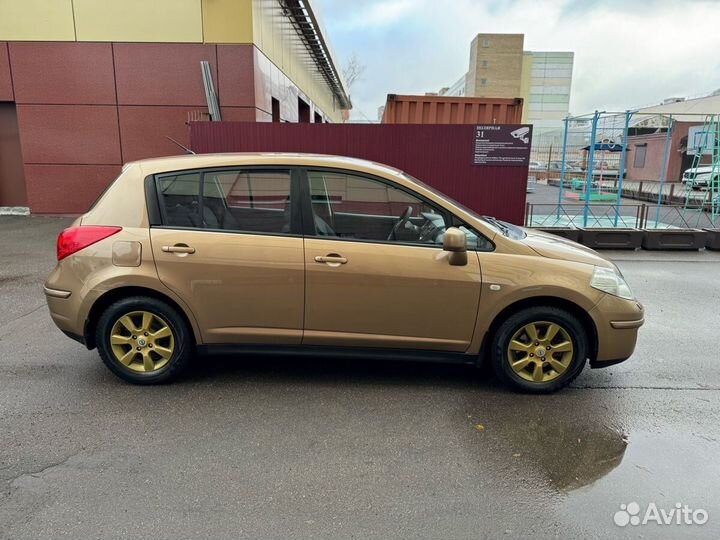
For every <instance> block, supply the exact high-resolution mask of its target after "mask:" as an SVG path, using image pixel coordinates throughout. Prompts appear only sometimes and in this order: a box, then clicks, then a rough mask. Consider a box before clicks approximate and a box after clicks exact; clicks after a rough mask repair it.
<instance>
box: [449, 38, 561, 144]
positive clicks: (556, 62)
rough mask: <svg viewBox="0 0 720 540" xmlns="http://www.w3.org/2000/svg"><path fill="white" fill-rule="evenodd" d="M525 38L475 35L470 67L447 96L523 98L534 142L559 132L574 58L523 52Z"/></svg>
mask: <svg viewBox="0 0 720 540" xmlns="http://www.w3.org/2000/svg"><path fill="white" fill-rule="evenodd" d="M524 42H525V36H524V34H478V35H477V36H475V38H474V39H473V40H472V42H471V43H470V63H469V68H468V72H467V74H465V75H463V76H462V77H461V78H460V79H459V80H458V81H457V82H456V83H455V84H453V85H452V86H451V87H450V89H449V90H448V91H447V95H450V96H467V97H489V98H518V97H519V98H522V99H523V102H524V106H523V119H522V122H523V123H527V124H532V125H533V128H534V137H535V138H536V139H537V138H539V137H542V135H543V133H545V132H550V131H555V130H557V129H559V128H561V127H562V120H563V119H564V118H565V117H566V116H567V115H568V112H569V107H570V91H571V87H572V72H573V62H574V53H572V52H536V51H526V50H524Z"/></svg>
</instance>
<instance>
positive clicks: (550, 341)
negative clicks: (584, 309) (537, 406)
mask: <svg viewBox="0 0 720 540" xmlns="http://www.w3.org/2000/svg"><path fill="white" fill-rule="evenodd" d="M587 355H588V338H587V334H586V332H585V330H584V328H583V326H582V324H581V323H580V321H578V319H577V318H576V317H575V316H574V315H572V314H571V313H569V312H567V311H565V310H563V309H560V308H556V307H551V306H548V307H540V306H537V307H532V308H528V309H525V310H523V311H520V312H518V313H515V314H513V315H511V316H510V317H508V318H507V319H506V320H505V321H504V322H503V323H502V324H501V325H500V327H499V328H498V330H497V332H495V337H494V339H493V348H492V364H493V369H494V371H495V373H496V375H497V376H498V377H499V378H500V380H502V381H503V382H504V383H505V384H507V385H508V386H510V387H511V388H513V389H515V390H519V391H523V392H528V393H535V394H545V393H550V392H555V391H557V390H559V389H560V388H563V387H564V386H567V385H568V384H570V382H571V381H573V380H574V379H575V378H576V377H577V376H578V375H579V374H580V372H581V371H582V369H583V367H584V366H585V361H586V359H587Z"/></svg>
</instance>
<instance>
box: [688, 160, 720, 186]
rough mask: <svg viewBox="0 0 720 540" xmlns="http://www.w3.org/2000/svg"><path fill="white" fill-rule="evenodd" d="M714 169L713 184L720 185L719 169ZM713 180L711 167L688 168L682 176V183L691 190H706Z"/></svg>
mask: <svg viewBox="0 0 720 540" xmlns="http://www.w3.org/2000/svg"><path fill="white" fill-rule="evenodd" d="M714 169H715V176H714V178H715V182H716V183H717V184H720V167H714ZM711 178H713V166H712V165H709V166H706V167H697V168H692V167H691V168H689V169H687V170H686V171H685V172H684V173H683V175H682V183H683V184H684V185H685V186H686V187H688V188H691V189H708V188H709V187H710V185H711V181H710V179H711Z"/></svg>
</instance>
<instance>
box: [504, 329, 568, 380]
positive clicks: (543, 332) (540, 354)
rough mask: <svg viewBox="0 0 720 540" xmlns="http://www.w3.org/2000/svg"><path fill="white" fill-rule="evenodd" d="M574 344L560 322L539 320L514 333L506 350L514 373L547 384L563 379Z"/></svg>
mask: <svg viewBox="0 0 720 540" xmlns="http://www.w3.org/2000/svg"><path fill="white" fill-rule="evenodd" d="M573 351H574V347H573V341H572V338H571V337H570V334H569V333H568V331H567V330H565V328H563V327H562V326H560V325H559V324H557V323H552V322H548V321H537V322H532V323H530V324H526V325H525V326H523V327H522V328H520V330H518V331H517V332H515V335H513V337H512V339H511V340H510V344H509V345H508V348H507V359H508V362H509V363H510V367H511V368H512V370H513V371H514V372H515V373H516V374H517V375H519V376H520V377H522V378H523V379H525V380H526V381H529V382H533V383H546V382H550V381H554V380H555V379H557V378H558V377H560V376H561V375H562V374H563V373H565V371H566V370H567V368H568V367H570V363H571V362H572V359H573Z"/></svg>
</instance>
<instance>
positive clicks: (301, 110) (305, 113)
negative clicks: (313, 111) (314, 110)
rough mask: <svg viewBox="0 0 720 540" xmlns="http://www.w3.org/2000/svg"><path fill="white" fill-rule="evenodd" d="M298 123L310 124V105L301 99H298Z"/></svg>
mask: <svg viewBox="0 0 720 540" xmlns="http://www.w3.org/2000/svg"><path fill="white" fill-rule="evenodd" d="M298 122H304V123H309V122H310V105H308V104H307V103H306V102H305V100H304V99H303V98H301V97H299V98H298Z"/></svg>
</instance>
